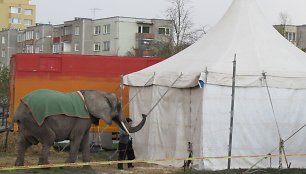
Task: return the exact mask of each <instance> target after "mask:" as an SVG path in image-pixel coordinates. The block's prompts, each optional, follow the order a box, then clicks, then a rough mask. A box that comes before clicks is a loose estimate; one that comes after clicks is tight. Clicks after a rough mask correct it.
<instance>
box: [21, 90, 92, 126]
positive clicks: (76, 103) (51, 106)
mask: <svg viewBox="0 0 306 174" xmlns="http://www.w3.org/2000/svg"><path fill="white" fill-rule="evenodd" d="M21 101H22V102H23V103H24V104H26V105H27V106H28V107H29V109H30V110H31V112H32V114H33V116H34V119H35V120H36V121H37V123H38V125H39V126H41V125H42V124H43V122H44V120H45V118H46V117H48V116H51V115H59V114H64V115H67V116H72V117H79V118H89V113H88V111H87V110H86V108H85V104H84V101H83V100H82V98H81V96H80V95H79V94H78V93H77V92H72V93H62V92H58V91H53V90H47V89H41V90H36V91H33V92H31V93H29V94H28V95H26V96H25V97H23V98H22V99H21Z"/></svg>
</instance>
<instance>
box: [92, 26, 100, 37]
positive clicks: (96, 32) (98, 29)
mask: <svg viewBox="0 0 306 174" xmlns="http://www.w3.org/2000/svg"><path fill="white" fill-rule="evenodd" d="M98 34H101V26H100V25H99V26H95V27H94V35H98Z"/></svg>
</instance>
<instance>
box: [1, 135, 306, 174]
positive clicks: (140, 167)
mask: <svg viewBox="0 0 306 174" xmlns="http://www.w3.org/2000/svg"><path fill="white" fill-rule="evenodd" d="M4 140H5V133H2V134H0V173H1V174H39V173H43V174H102V173H103V174H142V173H144V174H200V173H201V174H242V173H244V172H245V171H246V170H242V169H237V170H230V171H228V170H223V171H195V170H191V169H187V170H186V171H184V169H183V168H174V167H165V166H160V165H156V164H149V163H134V166H135V167H134V168H131V169H128V168H127V166H126V164H124V170H118V169H117V165H116V164H111V165H109V164H107V165H93V166H91V168H90V169H89V168H86V167H85V168H84V167H64V168H49V169H22V170H5V171H4V170H1V168H3V167H13V166H14V163H15V160H16V154H17V152H16V150H17V142H18V140H17V134H16V133H10V135H9V140H8V146H7V149H6V152H4V142H5V141H4ZM40 150H41V146H40V145H36V146H32V147H31V148H30V149H28V151H27V153H26V158H25V165H29V166H32V165H37V162H38V157H39V153H40ZM80 156H81V155H80ZM67 157H68V152H65V151H61V152H58V151H56V150H55V149H54V148H51V149H50V155H49V161H50V162H51V163H52V164H63V163H64V161H65V160H66V158H67ZM110 157H113V159H112V160H116V158H117V154H115V151H105V150H102V151H99V152H96V153H91V158H92V159H91V161H93V162H94V161H96V162H97V161H109V159H110ZM78 162H81V160H78ZM249 173H257V174H263V173H264V174H306V170H305V169H284V170H279V169H256V170H252V171H250V172H249Z"/></svg>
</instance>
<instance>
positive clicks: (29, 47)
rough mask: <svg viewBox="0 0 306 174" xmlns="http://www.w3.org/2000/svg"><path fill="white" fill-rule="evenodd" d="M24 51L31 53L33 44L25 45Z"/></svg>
mask: <svg viewBox="0 0 306 174" xmlns="http://www.w3.org/2000/svg"><path fill="white" fill-rule="evenodd" d="M25 53H33V45H26V46H25Z"/></svg>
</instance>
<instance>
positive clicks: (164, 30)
mask: <svg viewBox="0 0 306 174" xmlns="http://www.w3.org/2000/svg"><path fill="white" fill-rule="evenodd" d="M158 34H162V35H170V28H168V27H160V28H158Z"/></svg>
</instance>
